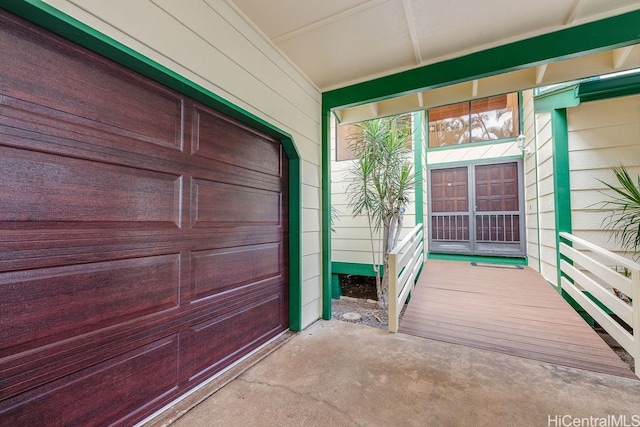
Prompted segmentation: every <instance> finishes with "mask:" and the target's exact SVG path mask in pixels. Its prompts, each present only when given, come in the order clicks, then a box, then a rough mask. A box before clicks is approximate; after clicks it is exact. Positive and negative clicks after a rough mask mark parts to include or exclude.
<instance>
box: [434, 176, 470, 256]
mask: <svg viewBox="0 0 640 427" xmlns="http://www.w3.org/2000/svg"><path fill="white" fill-rule="evenodd" d="M430 176H431V185H430V189H431V235H432V239H433V240H436V241H439V242H441V247H443V246H447V247H449V248H451V247H461V246H465V247H466V246H468V244H469V218H470V215H469V171H468V168H467V167H466V166H464V167H457V168H449V169H435V170H432V171H431V175H430ZM445 242H446V243H445Z"/></svg>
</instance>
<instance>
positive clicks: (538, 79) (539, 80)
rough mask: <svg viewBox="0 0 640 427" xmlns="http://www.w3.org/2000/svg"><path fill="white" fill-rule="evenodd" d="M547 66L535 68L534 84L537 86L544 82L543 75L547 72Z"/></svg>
mask: <svg viewBox="0 0 640 427" xmlns="http://www.w3.org/2000/svg"><path fill="white" fill-rule="evenodd" d="M547 65H549V64H542V65H538V66H537V67H536V84H537V85H539V84H541V83H542V81H543V80H544V74H545V73H546V72H547Z"/></svg>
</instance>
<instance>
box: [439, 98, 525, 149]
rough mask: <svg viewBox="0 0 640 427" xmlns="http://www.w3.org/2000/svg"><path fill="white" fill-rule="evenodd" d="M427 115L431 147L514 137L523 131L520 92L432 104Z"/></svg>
mask: <svg viewBox="0 0 640 427" xmlns="http://www.w3.org/2000/svg"><path fill="white" fill-rule="evenodd" d="M428 115H429V147H430V148H435V147H445V146H449V145H458V144H468V143H471V142H481V141H491V140H497V139H503V138H515V137H517V136H518V134H519V133H520V119H519V115H518V94H517V93H509V94H506V95H499V96H492V97H490V98H482V99H476V100H473V101H466V102H461V103H459V104H453V105H447V106H444V107H438V108H432V109H430V110H429V111H428Z"/></svg>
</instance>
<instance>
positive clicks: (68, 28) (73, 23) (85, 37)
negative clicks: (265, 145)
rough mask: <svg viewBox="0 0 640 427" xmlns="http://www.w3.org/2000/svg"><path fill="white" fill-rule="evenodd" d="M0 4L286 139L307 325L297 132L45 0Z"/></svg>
mask: <svg viewBox="0 0 640 427" xmlns="http://www.w3.org/2000/svg"><path fill="white" fill-rule="evenodd" d="M0 7H2V8H3V9H6V10H8V11H9V12H12V13H14V14H16V15H18V16H20V17H22V18H24V19H26V20H29V21H31V22H33V23H35V24H37V25H39V26H41V27H43V28H46V29H48V30H50V31H52V32H54V33H56V34H58V35H60V36H62V37H65V38H67V39H69V40H71V41H73V42H75V43H77V44H79V45H81V46H83V47H86V48H88V49H89V50H92V51H94V52H96V53H98V54H100V55H102V56H104V57H106V58H109V59H111V60H113V61H115V62H117V63H119V64H121V65H123V66H125V67H127V68H129V69H132V70H134V71H137V72H138V73H140V74H142V75H144V76H146V77H149V78H151V79H153V80H155V81H157V82H159V83H161V84H163V85H165V86H167V87H170V88H171V89H174V90H176V91H178V92H180V93H182V94H184V95H186V96H188V97H190V98H193V99H195V100H197V101H198V102H201V103H203V104H205V105H207V106H209V107H211V108H214V109H216V110H217V111H220V112H222V113H224V114H226V115H228V116H230V117H233V118H234V119H236V120H238V121H240V122H242V123H244V124H246V125H248V126H251V127H253V128H255V129H258V130H260V131H262V132H264V133H266V134H268V135H270V136H273V137H274V138H277V139H279V140H280V141H281V143H282V147H283V149H284V152H285V154H286V155H287V157H288V159H289V171H288V173H289V240H288V245H289V328H290V329H291V330H294V331H300V330H302V327H303V325H302V226H301V218H302V204H301V201H302V194H301V193H302V183H301V159H300V154H299V153H298V150H297V148H296V145H295V142H294V140H293V137H292V136H291V135H290V134H288V133H287V132H284V131H282V130H281V129H279V128H277V127H276V126H273V125H272V124H270V123H268V122H266V121H264V120H262V119H261V118H259V117H257V116H255V115H253V114H251V113H250V112H248V111H246V110H244V109H242V108H241V107H239V106H237V105H235V104H233V103H231V102H229V101H227V100H225V99H224V98H222V97H220V96H218V95H216V94H215V93H213V92H211V91H209V90H207V89H205V88H204V87H202V86H200V85H198V84H196V83H194V82H192V81H190V80H188V79H186V78H185V77H183V76H181V75H180V74H178V73H176V72H174V71H172V70H170V69H169V68H167V67H165V66H163V65H161V64H159V63H157V62H155V61H153V60H152V59H150V58H147V57H145V56H143V55H141V54H140V53H138V52H136V51H135V50H133V49H131V48H129V47H127V46H125V45H123V44H122V43H120V42H118V41H116V40H114V39H112V38H110V37H108V36H106V35H105V34H102V33H101V32H99V31H97V30H95V29H93V28H91V27H89V26H88V25H86V24H84V23H82V22H80V21H78V20H77V19H75V18H73V17H71V16H69V15H67V14H65V13H63V12H61V11H59V10H58V9H55V8H53V7H51V6H49V5H48V4H46V3H44V2H42V1H41V0H19V1H18V0H16V1H12V2H5V3H3V4H2V5H1V6H0Z"/></svg>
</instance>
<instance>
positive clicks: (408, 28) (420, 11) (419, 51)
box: [226, 0, 640, 122]
mask: <svg viewBox="0 0 640 427" xmlns="http://www.w3.org/2000/svg"><path fill="white" fill-rule="evenodd" d="M226 1H227V2H228V3H229V4H230V5H231V6H232V7H235V8H236V9H237V10H238V11H240V12H241V13H242V14H244V15H245V16H246V17H247V20H248V21H249V22H251V23H253V24H254V26H255V27H256V28H257V29H259V30H260V31H262V32H263V33H264V34H265V37H266V38H268V39H269V40H271V42H272V43H273V44H274V45H276V46H277V47H278V48H280V49H281V50H282V51H283V52H284V54H285V55H286V56H287V57H288V58H290V60H291V61H292V62H293V63H294V64H295V65H296V66H297V67H298V68H299V69H300V70H301V71H302V72H303V73H304V74H305V75H307V76H308V77H309V79H310V80H311V81H312V82H313V83H314V84H315V85H316V86H318V88H320V90H322V91H327V90H332V89H336V88H340V87H345V86H348V85H351V84H355V83H358V82H362V81H367V80H371V79H374V78H377V77H381V76H385V75H389V74H393V73H397V72H401V71H406V70H409V69H413V68H416V67H420V66H424V65H429V64H434V63H437V62H440V61H444V60H447V59H451V58H456V57H460V56H463V55H467V54H470V53H473V52H479V51H481V50H484V49H488V48H492V47H496V46H501V45H504V44H507V43H512V42H515V41H518V40H524V39H527V38H531V37H534V36H538V35H542V34H548V33H551V32H554V31H558V30H561V29H565V28H568V27H572V26H576V25H580V24H584V23H588V22H593V21H597V20H600V19H603V18H607V17H611V16H615V15H619V14H622V13H625V12H630V11H633V10H638V9H640V0H538V1H535V2H522V1H514V0H484V1H482V2H474V1H469V0H450V1H436V0H323V1H311V0H307V1H300V0H270V1H264V0H226ZM639 64H640V48H638V47H635V48H623V49H619V50H617V51H615V52H610V53H608V54H598V55H592V56H589V57H582V58H574V59H572V60H568V61H564V62H562V63H554V64H552V65H549V66H546V65H540V66H538V67H535V68H532V69H527V70H520V71H518V72H513V73H509V74H505V75H501V76H494V77H489V78H486V79H481V80H477V81H470V82H465V83H460V84H458V85H455V86H448V87H446V88H441V89H439V90H430V91H428V92H420V93H413V94H410V95H406V96H403V97H398V98H394V99H391V100H386V101H380V102H376V103H371V104H367V105H365V106H359V107H355V108H353V109H347V110H343V111H341V112H338V114H339V117H340V118H341V120H342V121H344V122H352V121H356V120H362V119H366V118H370V117H374V116H381V115H386V114H395V113H398V112H405V111H413V110H416V109H420V108H427V107H429V106H434V105H443V104H446V103H451V102H456V101H458V100H460V99H468V98H472V97H479V96H488V95H492V94H496V93H501V92H505V91H510V90H518V89H523V88H527V87H534V86H539V85H547V84H552V83H557V82H561V81H567V80H571V79H575V78H581V77H586V76H591V75H595V74H600V73H603V72H605V73H606V72H611V71H616V70H623V69H629V68H633V67H638V66H639Z"/></svg>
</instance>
